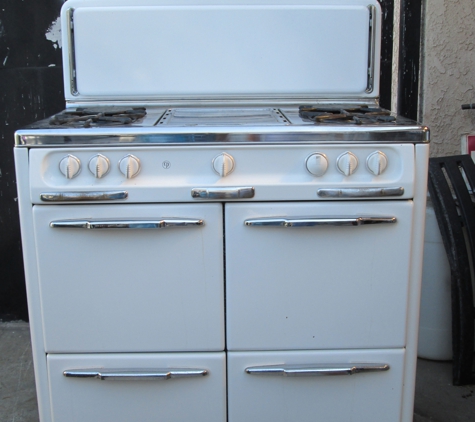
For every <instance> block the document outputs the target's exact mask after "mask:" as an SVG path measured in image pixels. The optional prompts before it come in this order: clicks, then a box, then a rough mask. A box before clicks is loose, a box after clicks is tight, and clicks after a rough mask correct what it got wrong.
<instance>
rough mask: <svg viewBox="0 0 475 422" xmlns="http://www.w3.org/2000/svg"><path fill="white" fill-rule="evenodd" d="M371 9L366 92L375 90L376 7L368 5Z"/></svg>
mask: <svg viewBox="0 0 475 422" xmlns="http://www.w3.org/2000/svg"><path fill="white" fill-rule="evenodd" d="M368 9H369V42H368V83H367V86H366V93H368V94H370V93H372V92H373V90H374V69H375V56H376V7H375V6H373V5H369V6H368Z"/></svg>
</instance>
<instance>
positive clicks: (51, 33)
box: [45, 17, 61, 48]
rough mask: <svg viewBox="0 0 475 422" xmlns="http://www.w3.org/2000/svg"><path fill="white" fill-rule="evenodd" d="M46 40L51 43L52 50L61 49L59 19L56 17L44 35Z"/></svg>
mask: <svg viewBox="0 0 475 422" xmlns="http://www.w3.org/2000/svg"><path fill="white" fill-rule="evenodd" d="M45 37H46V39H47V40H49V41H51V42H52V43H53V47H54V48H61V18H60V17H58V18H57V19H56V20H55V21H54V22H53V23H52V24H51V25H50V27H49V28H48V31H47V32H46V34H45Z"/></svg>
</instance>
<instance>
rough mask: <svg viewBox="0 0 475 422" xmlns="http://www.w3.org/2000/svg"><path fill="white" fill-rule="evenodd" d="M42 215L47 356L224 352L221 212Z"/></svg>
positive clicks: (38, 222) (163, 208)
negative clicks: (48, 354) (67, 354)
mask: <svg viewBox="0 0 475 422" xmlns="http://www.w3.org/2000/svg"><path fill="white" fill-rule="evenodd" d="M33 215H34V224H35V239H36V246H37V254H38V272H39V283H40V290H41V306H42V312H43V323H44V333H45V345H46V351H47V352H54V353H62V352H65V353H74V352H154V351H219V350H224V294H223V243H222V239H223V236H222V206H221V204H200V205H197V204H192V205H187V204H169V205H153V204H151V205H140V204H136V205H80V206H74V205H59V206H35V207H34V209H33Z"/></svg>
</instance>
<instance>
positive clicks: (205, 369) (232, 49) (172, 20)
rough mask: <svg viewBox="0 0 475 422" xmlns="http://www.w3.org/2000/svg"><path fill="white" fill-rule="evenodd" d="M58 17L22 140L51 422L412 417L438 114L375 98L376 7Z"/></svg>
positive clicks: (197, 7) (364, 3)
mask: <svg viewBox="0 0 475 422" xmlns="http://www.w3.org/2000/svg"><path fill="white" fill-rule="evenodd" d="M61 22H62V37H63V46H64V48H63V69H64V81H65V100H66V108H65V110H64V111H62V112H60V113H58V114H57V115H55V116H53V117H51V118H49V119H45V120H43V121H40V122H36V123H33V124H32V125H30V126H28V127H26V128H24V129H22V130H19V131H17V133H16V138H15V160H16V168H17V180H18V187H19V206H20V216H21V224H22V240H23V251H24V256H25V267H26V274H27V290H28V302H29V310H30V321H31V322H30V324H31V329H32V346H33V347H32V348H33V356H34V362H35V374H36V381H37V392H38V400H39V406H40V419H41V422H50V421H54V422H69V421H72V420H74V421H78V422H102V421H104V420H114V421H117V422H129V421H131V420H140V421H144V422H154V421H157V420H164V421H165V420H166V421H170V422H172V421H174V422H185V421H193V422H196V421H206V422H249V421H268V420H272V421H273V422H315V421H317V420H318V421H330V420H331V421H347V420H364V421H367V422H370V421H371V422H380V421H383V420H384V421H385V422H409V421H411V420H412V413H413V412H412V410H413V409H412V405H413V394H414V381H415V362H416V348H417V327H418V321H417V318H418V311H419V295H420V273H421V268H422V245H423V228H424V215H425V214H424V207H425V199H426V177H427V160H428V141H429V131H428V129H427V128H426V127H425V126H423V125H420V124H418V123H417V122H413V121H410V120H407V119H405V118H403V117H400V116H397V115H395V114H394V113H391V112H390V111H387V110H383V109H381V108H380V107H379V99H378V95H379V88H378V87H379V60H380V55H379V49H380V36H381V10H380V6H379V3H378V2H377V1H376V0H332V1H327V0H305V1H300V0H282V1H274V0H272V1H271V0H257V1H255V2H252V5H251V4H249V2H248V1H247V0H211V1H210V0H193V1H192V0H173V1H171V0H134V1H132V0H68V1H66V2H65V4H64V6H63V9H62V14H61ZM302 34H307V37H308V34H311V38H312V41H311V42H306V43H302ZM348 39H351V40H352V42H351V43H349V42H348ZM110 40H114V42H113V43H111V42H110ZM328 40H331V42H328ZM309 45H310V47H311V48H309ZM334 45H338V50H337V51H336V50H335V48H334ZM58 263H60V265H59V264H58ZM336 375H338V376H336ZM349 375H351V379H349ZM144 381H147V382H144ZM342 403H344V404H342ZM369 403H370V404H371V405H368V404H369Z"/></svg>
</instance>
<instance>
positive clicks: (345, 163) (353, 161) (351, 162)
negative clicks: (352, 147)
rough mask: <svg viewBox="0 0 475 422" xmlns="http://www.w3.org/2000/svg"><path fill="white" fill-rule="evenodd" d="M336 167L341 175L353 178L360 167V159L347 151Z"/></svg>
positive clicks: (341, 156)
mask: <svg viewBox="0 0 475 422" xmlns="http://www.w3.org/2000/svg"><path fill="white" fill-rule="evenodd" d="M336 166H337V168H338V171H339V172H340V173H343V174H344V175H345V176H351V175H352V174H353V173H354V172H355V170H356V168H357V167H358V158H357V157H356V155H355V154H353V153H352V152H350V151H346V152H344V153H343V154H341V155H340V156H338V158H337V159H336Z"/></svg>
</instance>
